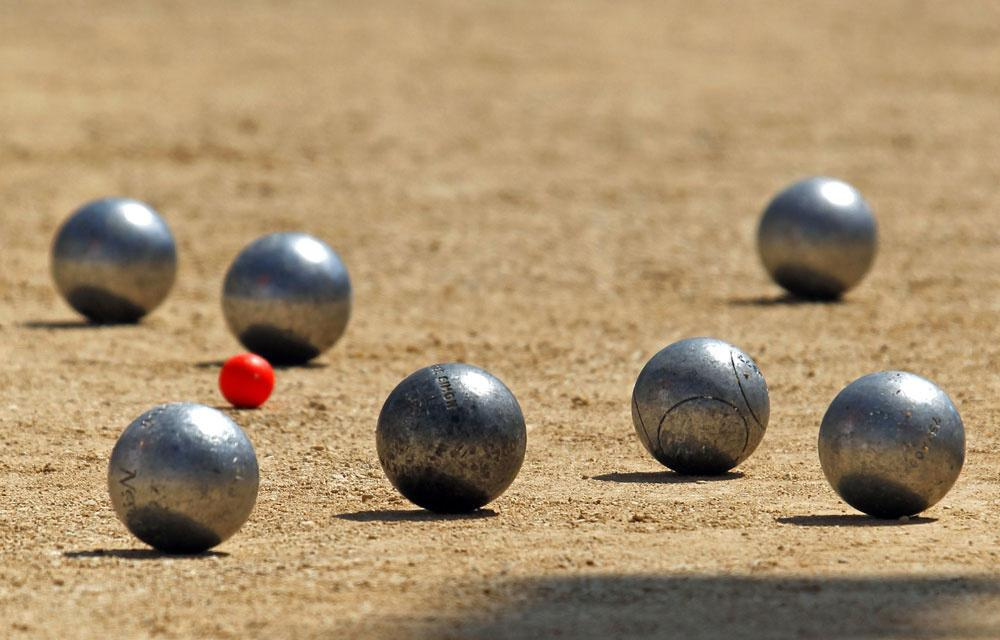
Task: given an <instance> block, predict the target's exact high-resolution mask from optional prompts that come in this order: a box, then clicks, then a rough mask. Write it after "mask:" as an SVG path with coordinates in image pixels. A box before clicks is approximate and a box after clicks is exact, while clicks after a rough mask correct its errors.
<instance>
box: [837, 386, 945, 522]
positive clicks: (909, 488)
mask: <svg viewBox="0 0 1000 640" xmlns="http://www.w3.org/2000/svg"><path fill="white" fill-rule="evenodd" d="M819 459H820V463H821V464H822V466H823V473H824V474H825V475H826V479H827V480H828V481H829V482H830V485H831V486H832V487H833V488H834V490H836V492H837V493H838V494H839V495H840V497H841V498H843V499H844V501H845V502H847V503H848V504H849V505H851V506H852V507H854V508H855V509H858V510H859V511H863V512H865V513H867V514H869V515H873V516H877V517H881V518H898V517H900V516H909V515H913V514H916V513H920V512H921V511H924V510H925V509H927V508H929V507H931V506H933V505H934V504H935V503H937V502H938V501H939V500H941V498H943V497H944V495H945V494H946V493H948V490H949V489H951V486H952V485H953V484H955V480H957V479H958V475H959V473H960V472H961V471H962V465H963V463H964V462H965V428H964V426H963V425H962V418H961V417H960V416H959V415H958V410H957V409H956V408H955V405H954V404H952V402H951V399H950V398H949V397H948V395H947V394H946V393H945V392H944V391H942V390H941V389H940V388H938V387H937V385H935V384H934V383H933V382H931V381H929V380H927V379H925V378H921V377H920V376H918V375H914V374H912V373H907V372H905V371H882V372H879V373H872V374H870V375H867V376H864V377H862V378H859V379H858V380H855V381H854V382H852V383H851V384H849V385H848V386H847V387H845V388H844V390H843V391H841V392H840V393H839V394H838V395H837V397H836V398H834V400H833V402H832V403H831V404H830V407H829V409H827V411H826V415H824V416H823V422H822V424H821V426H820V430H819Z"/></svg>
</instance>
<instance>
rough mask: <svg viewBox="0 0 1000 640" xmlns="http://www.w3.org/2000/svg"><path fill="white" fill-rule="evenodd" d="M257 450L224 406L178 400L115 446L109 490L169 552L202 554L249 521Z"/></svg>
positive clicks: (121, 509) (119, 510) (142, 531)
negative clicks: (218, 409) (208, 405)
mask: <svg viewBox="0 0 1000 640" xmlns="http://www.w3.org/2000/svg"><path fill="white" fill-rule="evenodd" d="M258 483H259V471H258V468H257V455H256V454H255V453H254V449H253V445H252V444H251V443H250V439H249V438H247V435H246V434H245V433H244V432H243V430H242V429H241V428H240V427H239V426H238V425H237V424H236V423H235V422H233V421H232V420H230V419H229V417H228V416H226V415H225V414H224V413H222V412H220V411H217V410H216V409H212V408H211V407H206V406H204V405H200V404H192V403H184V402H177V403H171V404H162V405H159V406H156V407H153V408H152V409H150V410H149V411H147V412H146V413H144V414H142V415H141V416H139V417H138V418H136V420H135V421H134V422H132V424H130V425H129V426H128V427H127V428H126V429H125V431H124V432H123V433H122V435H121V437H119V438H118V442H117V443H116V444H115V447H114V449H113V450H112V452H111V461H110V463H109V464H108V491H109V493H110V494H111V503H112V505H113V506H114V509H115V513H116V514H117V515H118V518H119V519H120V520H121V521H122V522H123V523H124V524H125V526H126V527H128V530H129V531H131V532H132V533H133V534H134V535H135V536H136V537H137V538H139V539H140V540H142V541H143V542H145V543H146V544H148V545H150V546H152V547H155V548H156V549H159V550H160V551H164V552H166V553H201V552H203V551H205V550H207V549H210V548H211V547H214V546H215V545H217V544H219V543H220V542H222V541H223V540H225V539H227V538H229V537H230V536H231V535H233V534H234V533H236V531H237V530H238V529H239V528H240V527H241V526H242V525H243V523H244V522H246V520H247V518H248V517H249V516H250V513H251V511H253V507H254V503H255V502H256V500H257V487H258Z"/></svg>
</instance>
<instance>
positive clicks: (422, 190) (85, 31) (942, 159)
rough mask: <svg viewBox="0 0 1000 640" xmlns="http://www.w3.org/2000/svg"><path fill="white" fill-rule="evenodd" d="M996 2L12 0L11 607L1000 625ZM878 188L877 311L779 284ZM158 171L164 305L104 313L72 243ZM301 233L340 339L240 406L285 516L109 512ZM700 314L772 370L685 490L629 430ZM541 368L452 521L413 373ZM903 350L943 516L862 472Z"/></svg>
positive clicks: (72, 629) (84, 612)
mask: <svg viewBox="0 0 1000 640" xmlns="http://www.w3.org/2000/svg"><path fill="white" fill-rule="evenodd" d="M997 68H1000V10H998V8H997V7H996V5H995V4H994V3H990V2H964V3H960V4H958V3H918V2H904V1H891V2H884V3H868V2H841V3H832V2H831V3H825V2H817V3H783V2H755V3H753V4H752V6H751V5H749V4H748V5H745V6H743V5H738V4H737V5H733V4H732V3H723V2H705V3H687V2H668V3H643V2H627V3H598V2H594V3H570V2H565V3H563V2H556V3H552V4H545V5H544V6H539V5H538V4H537V3H527V2H525V3H518V2H513V3H475V4H469V3H457V2H456V3H444V2H427V3H419V4H418V3H404V2H373V3H337V4H332V3H329V4H328V3H312V2H302V3H299V2H293V3H281V4H278V3H274V4H272V3H267V2H252V3H245V4H241V5H240V6H239V8H238V10H237V9H236V8H235V7H234V6H233V5H230V4H225V3H196V2H188V1H186V0H183V1H181V2H175V3H170V4H162V5H152V4H149V5H129V6H122V5H120V4H119V3H110V2H103V1H98V2H94V3H86V4H84V3H79V4H69V3H65V4H64V3H60V4H58V5H56V4H55V3H14V2H4V1H0V132H2V134H0V241H2V245H3V250H2V252H0V265H2V267H3V268H2V269H0V300H2V304H0V362H2V366H0V383H2V387H0V388H2V389H3V394H2V398H0V637H13V638H22V637H23V638H34V637H43V638H44V637H51V638H64V637H74V636H75V637H94V638H107V637H151V636H156V637H167V638H171V637H259V636H267V637H355V638H366V637H371V638H378V637H397V638H422V637H428V638H431V637H442V636H443V637H484V638H486V637H531V636H536V637H538V636H541V637H551V636H553V635H556V634H557V633H561V635H562V636H563V637H582V638H605V637H655V636H656V635H661V636H667V635H668V633H672V634H676V635H678V636H680V637H686V638H715V637H719V636H726V635H733V636H735V637H751V638H774V637H794V638H800V637H806V638H809V637H816V638H820V637H824V638H825V637H838V636H840V637H878V638H883V637H914V636H923V637H996V636H997V635H1000V633H998V631H1000V617H998V615H997V613H996V611H998V610H1000V609H998V607H997V604H998V600H1000V587H998V582H997V581H996V580H995V579H994V577H993V576H994V571H995V567H996V564H997V559H998V556H997V552H998V545H997V542H998V541H997V535H998V534H997V533H996V526H995V516H996V513H997V509H998V507H1000V499H998V486H997V481H998V476H997V471H996V469H997V468H998V467H1000V456H998V455H997V453H996V447H997V445H998V440H1000V438H998V436H1000V428H998V426H997V425H998V423H1000V420H998V419H1000V401H998V400H997V398H998V397H1000V393H998V392H1000V379H998V376H997V375H996V363H997V362H998V361H1000V346H998V344H1000V343H998V342H997V340H996V339H995V336H996V332H997V329H996V324H997V323H996V317H997V312H998V310H1000V293H998V291H1000V286H998V285H1000V268H998V266H1000V250H998V248H997V247H998V246H1000V231H998V228H997V224H996V221H997V216H998V215H1000V213H998V212H1000V188H998V180H997V176H998V175H1000V138H998V137H997V136H996V135H995V134H996V131H997V130H1000V110H998V109H997V104H998V103H1000V84H998V83H997V80H996V75H995V70H996V69H997ZM808 175H830V176H836V177H839V178H842V179H844V180H846V181H848V182H849V183H851V184H852V185H855V186H856V187H857V188H858V189H859V190H860V191H861V193H862V194H863V195H864V197H865V199H866V200H867V201H868V202H869V203H870V204H871V206H872V209H873V211H874V212H875V214H876V216H877V217H878V223H879V232H880V241H881V244H880V248H879V254H878V257H877V258H876V261H875V264H874V266H873V268H872V271H871V272H870V274H869V275H868V276H867V277H866V279H865V280H864V281H863V282H862V283H861V284H860V285H859V286H858V287H857V288H856V289H854V290H852V291H851V292H849V295H848V298H847V301H846V302H845V303H844V304H835V305H830V304H775V303H772V302H773V301H774V300H775V298H776V297H777V296H779V295H780V291H779V289H778V288H777V287H776V286H775V285H773V284H772V283H771V282H770V281H769V280H768V278H767V276H766V274H765V272H764V270H763V269H762V268H761V267H760V265H759V264H758V258H757V256H756V249H755V246H754V233H755V229H756V225H757V217H758V215H759V212H760V211H761V209H762V208H763V207H764V206H765V205H766V203H767V201H768V200H769V199H770V197H771V196H772V195H773V194H774V193H776V192H777V191H778V190H780V189H781V188H782V187H783V186H785V185H787V184H789V183H790V182H791V181H793V180H795V179H797V178H800V177H804V176H808ZM110 194H121V195H126V196H130V197H135V198H138V199H140V200H143V201H145V202H149V203H150V204H151V205H152V206H153V207H154V208H156V210H157V211H159V212H160V213H161V214H162V215H163V216H164V219H165V220H166V221H167V222H168V224H169V225H170V226H171V229H172V230H173V232H174V234H175V236H176V239H177V242H178V252H179V270H178V277H177V281H176V284H175V286H174V289H173V291H172V293H171V295H170V297H169V298H168V299H167V300H166V302H165V303H164V304H163V305H162V306H161V307H159V308H157V309H156V311H155V312H154V313H152V314H151V315H150V316H149V317H148V318H147V319H146V320H144V321H143V322H142V323H141V324H139V325H135V326H123V327H101V328H90V327H81V326H79V325H77V324H75V322H76V319H75V316H74V315H73V312H72V311H71V310H70V309H69V308H68V307H67V306H65V304H64V303H62V302H61V301H60V300H59V298H58V296H57V294H56V293H55V291H54V289H53V287H52V284H51V282H50V278H49V268H48V250H49V242H50V241H51V237H52V234H53V233H54V232H55V230H56V229H57V228H58V226H59V224H60V223H61V222H62V220H63V219H64V218H65V216H67V215H68V214H69V213H70V212H71V211H72V210H74V209H75V208H76V207H78V206H79V205H80V204H82V203H83V202H86V201H88V200H91V199H93V198H96V197H101V196H105V195H110ZM281 230H302V231H306V232H309V233H312V234H314V235H316V236H317V237H319V238H320V239H322V240H324V241H325V242H327V243H329V244H330V246H331V247H332V248H333V249H334V250H336V251H337V252H338V254H339V255H340V256H341V257H342V258H343V259H344V262H345V264H346V265H347V268H348V269H349V271H350V274H351V280H352V285H353V287H354V301H353V302H354V304H353V311H352V318H351V321H350V324H349V326H348V328H347V331H346V333H345V335H344V337H343V339H342V340H341V341H340V342H339V343H338V344H337V345H336V346H335V347H334V348H333V349H332V350H331V351H329V352H328V353H325V354H323V355H322V356H321V357H319V358H318V359H317V360H316V363H315V365H314V366H310V367H306V368H296V369H285V370H280V371H278V381H277V388H276V390H275V393H274V395H273V397H272V398H271V400H270V401H269V402H268V403H267V405H265V407H264V408H263V409H261V410H259V411H241V412H231V413H230V415H231V416H232V417H233V418H234V419H235V420H236V421H237V422H238V423H239V424H240V425H241V426H243V427H244V429H245V430H246V431H247V433H248V435H249V436H250V438H251V440H252V441H253V444H254V447H255V449H256V451H257V454H258V458H259V463H260V473H261V485H260V494H259V498H258V502H257V507H256V510H255V511H254V513H253V514H252V515H251V517H250V520H249V521H248V522H247V524H246V525H245V526H244V527H243V529H242V530H241V531H240V532H238V533H237V534H236V535H235V536H233V537H232V538H231V539H230V540H228V541H226V542H225V543H224V544H222V545H220V546H219V547H218V552H219V553H218V554H217V555H209V556H206V557H199V558H162V557H159V556H156V555H154V554H151V553H148V552H147V551H144V547H143V546H142V545H141V544H140V543H138V542H137V541H136V540H134V539H133V538H131V537H130V536H129V535H128V533H127V532H126V530H125V529H124V527H123V526H121V524H120V523H119V522H118V521H117V519H116V518H115V516H114V513H113V511H112V509H111V506H110V502H109V499H108V496H107V493H106V485H105V477H106V472H107V469H106V464H107V458H108V455H109V453H110V451H111V448H112V446H113V445H114V442H115V440H116V438H117V437H118V435H119V434H120V433H121V431H122V430H123V429H124V428H125V427H126V426H127V425H128V424H129V422H131V421H132V420H133V419H134V418H135V417H136V416H138V415H140V414H141V413H142V412H143V411H145V410H147V409H149V408H150V407H152V406H154V405H155V404H157V403H160V402H166V401H193V402H201V403H205V404H209V405H220V404H221V402H222V401H221V397H220V396H219V395H218V393H217V391H216V376H217V375H218V366H219V364H220V362H221V361H222V360H224V359H225V358H226V357H228V356H230V355H232V354H233V353H235V352H236V351H237V350H238V349H239V346H238V344H237V343H236V341H235V340H234V339H233V338H232V337H231V336H230V335H229V333H228V331H227V330H226V328H225V322H224V321H223V318H222V312H221V307H220V301H219V294H220V291H221V287H222V278H223V276H224V273H225V269H226V267H227V265H228V264H229V262H230V261H231V259H232V257H233V256H235V255H236V252H237V251H239V249H240V248H242V247H243V246H245V245H246V244H247V243H248V242H249V241H250V240H252V239H253V238H255V237H258V236H260V235H262V234H264V233H268V232H272V231H281ZM699 335H708V336H714V337H718V338H720V339H723V340H726V341H727V342H730V343H731V344H734V345H736V346H738V347H739V348H740V349H742V350H744V351H745V352H746V353H747V354H748V355H749V356H750V357H751V358H753V359H754V361H755V362H756V363H757V364H758V365H759V366H760V368H761V370H762V371H763V373H764V375H765V376H766V379H767V382H768V386H769V390H770V401H771V417H770V420H769V423H768V428H767V433H766V435H765V437H764V439H763V441H762V443H761V444H760V446H759V447H758V449H757V450H756V451H755V453H754V455H753V456H752V457H750V458H749V459H748V460H747V461H746V462H745V463H744V464H742V465H740V466H739V467H738V468H737V471H738V472H740V473H741V474H742V475H735V476H726V477H724V478H723V479H721V480H717V481H706V480H699V481H683V480H680V479H678V478H676V477H674V476H671V475H669V474H668V473H666V472H662V470H661V467H660V466H659V465H658V464H657V463H656V462H655V461H653V460H652V459H651V458H650V457H649V456H648V455H647V454H646V453H645V452H644V451H643V448H642V446H641V444H640V443H639V442H638V440H637V438H636V436H635V433H634V430H633V428H632V425H631V418H630V408H629V397H630V395H629V394H630V392H631V388H632V384H633V383H634V381H635V377H636V375H637V374H638V372H639V370H640V369H641V368H642V365H643V363H645V362H646V361H647V360H648V359H649V358H650V357H651V356H652V355H653V354H654V353H656V352H657V351H658V350H659V349H661V348H662V347H663V346H665V345H667V344H669V343H671V342H674V341H676V340H678V339H681V338H684V337H690V336H699ZM448 361H467V362H470V363H473V364H476V365H477V366H480V367H483V368H484V369H486V370H488V371H490V372H491V373H493V374H495V375H496V376H497V377H499V378H500V379H502V380H503V381H504V382H505V384H507V385H508V386H509V387H510V388H511V390H512V391H513V392H514V393H515V395H516V396H517V399H518V402H519V404H520V405H521V408H522V409H523V412H524V415H525V418H526V421H527V425H528V448H527V453H526V457H525V462H524V466H523V467H522V469H521V472H520V474H519V476H518V478H517V480H515V482H514V483H513V484H512V485H511V487H510V489H509V490H508V491H507V492H506V493H505V494H504V495H503V496H502V497H500V498H499V499H498V500H496V502H495V503H492V504H491V505H490V508H491V509H492V511H490V512H486V513H484V514H480V515H479V516H478V517H473V518H466V519H454V518H444V519H441V518H434V517H429V516H424V515H420V514H419V512H414V511H413V508H412V507H411V505H410V504H409V503H407V502H406V501H405V500H404V499H403V498H402V497H400V496H398V495H397V494H396V493H395V492H394V491H393V490H392V488H391V486H390V485H389V483H388V482H387V481H386V480H385V479H384V478H383V476H382V473H381V470H380V468H379V464H378V459H377V456H376V452H375V443H374V428H375V421H376V418H377V416H378V411H379V408H380V407H381V405H382V403H383V401H384V400H385V397H386V395H387V394H388V393H389V392H390V391H391V390H392V389H393V388H394V387H395V385H396V384H398V383H399V381H400V380H402V379H403V378H404V377H405V376H406V375H407V374H409V373H410V372H412V371H414V370H416V369H418V368H420V367H423V366H427V365H429V364H431V363H434V362H448ZM879 369H901V370H911V371H914V372H916V373H919V374H920V375H922V376H925V377H927V378H929V379H930V380H932V381H934V382H935V383H936V384H938V385H939V386H941V388H942V389H944V390H945V391H946V392H947V393H948V394H949V395H950V397H951V398H952V399H953V400H954V402H955V404H956V406H957V408H958V410H959V412H960V413H961V415H962V418H963V420H964V422H965V426H966V436H967V442H968V450H967V457H966V464H965V469H964V471H963V473H962V475H961V477H960V478H959V480H958V482H957V483H956V485H955V486H954V488H953V489H952V491H951V492H950V493H949V494H948V495H947V496H946V497H945V498H944V499H943V500H942V501H941V502H940V503H938V504H937V505H936V506H934V507H933V508H932V509H931V510H930V511H928V512H927V513H926V516H927V519H926V520H920V519H915V520H911V521H909V522H907V523H898V522H894V523H890V524H887V525H881V526H871V525H870V523H869V521H868V520H864V519H863V518H859V517H855V516H854V515H852V513H853V512H852V511H851V510H850V509H849V508H847V507H846V506H845V505H843V504H842V503H841V502H839V501H838V500H837V498H836V495H835V494H834V493H833V491H832V490H831V489H830V488H829V487H828V486H827V485H826V482H825V480H824V478H823V474H822V471H821V469H820V466H819V461H818V457H817V454H816V436H817V432H818V428H819V422H820V419H821V418H822V416H823V413H824V411H825V410H826V407H827V405H828V403H829V402H830V400H832V399H833V397H834V396H835V395H836V394H837V392H838V391H839V390H840V389H841V388H843V386H845V385H846V384H847V383H849V382H850V381H851V380H854V379H856V378H858V377H859V376H861V375H863V374H865V373H869V372H871V371H875V370H879Z"/></svg>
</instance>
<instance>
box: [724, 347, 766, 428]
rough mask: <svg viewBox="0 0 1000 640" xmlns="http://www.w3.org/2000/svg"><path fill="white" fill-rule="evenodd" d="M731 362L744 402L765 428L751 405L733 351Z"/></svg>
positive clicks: (754, 419)
mask: <svg viewBox="0 0 1000 640" xmlns="http://www.w3.org/2000/svg"><path fill="white" fill-rule="evenodd" d="M729 363H730V364H732V365H733V375H734V376H736V386H738V387H739V388H740V395H741V396H743V402H744V403H746V405H747V409H748V410H749V411H750V415H751V416H752V417H753V421H754V422H756V423H757V426H758V427H760V428H761V429H763V428H764V425H762V424H761V423H760V418H758V417H757V414H756V413H754V412H753V407H751V406H750V401H749V400H748V399H747V392H746V391H744V390H743V383H742V382H740V372H739V371H737V370H736V356H735V355H733V352H732V351H730V352H729ZM737 410H738V409H737ZM744 422H746V421H745V420H744ZM748 426H749V425H748ZM747 440H749V436H748V437H747Z"/></svg>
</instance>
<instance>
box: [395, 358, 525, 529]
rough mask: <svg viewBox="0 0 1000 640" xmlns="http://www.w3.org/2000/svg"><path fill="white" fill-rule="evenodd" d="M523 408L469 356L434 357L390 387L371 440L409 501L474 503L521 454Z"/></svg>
mask: <svg viewBox="0 0 1000 640" xmlns="http://www.w3.org/2000/svg"><path fill="white" fill-rule="evenodd" d="M526 444H527V435H526V431H525V425H524V416H523V415H522V413H521V407H520V406H519V405H518V403H517V400H516V399H515V398H514V394H513V393H511V391H510V389H508V388H507V387H506V386H505V385H504V383H503V382H501V381H500V380H499V379H497V378H496V377H494V376H493V375H491V374H490V373H488V372H486V371H483V370H482V369H479V368H477V367H474V366H471V365H467V364H458V363H451V364H436V365H432V366H430V367H425V368H423V369H420V370H419V371H417V372H415V373H413V374H411V375H410V376H409V377H407V378H406V379H405V380H403V381H402V382H401V383H399V386H397V387H396V388H395V389H394V390H393V391H392V393H390V394H389V397H388V399H387V400H386V401H385V405H383V407H382V411H381V413H380V414H379V417H378V427H377V429H376V447H377V449H378V458H379V462H381V463H382V468H383V469H384V470H385V474H386V476H387V477H388V478H389V481H390V482H391V483H392V485H393V486H394V487H396V488H397V489H398V490H399V492H400V493H402V494H403V495H404V496H406V497H407V498H408V499H409V500H411V501H412V502H414V503H415V504H417V505H419V506H421V507H424V508H425V509H429V510H431V511H439V512H445V513H461V512H467V511H473V510H475V509H478V508H479V507H482V506H483V505H485V504H486V503H488V502H490V501H492V500H494V499H495V498H497V496H499V495H500V494H501V493H503V492H504V491H505V490H506V489H507V487H509V486H510V484H511V483H512V482H513V481H514V478H515V477H516V476H517V472H518V471H519V470H520V469H521V463H522V462H523V461H524V452H525V447H526Z"/></svg>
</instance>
